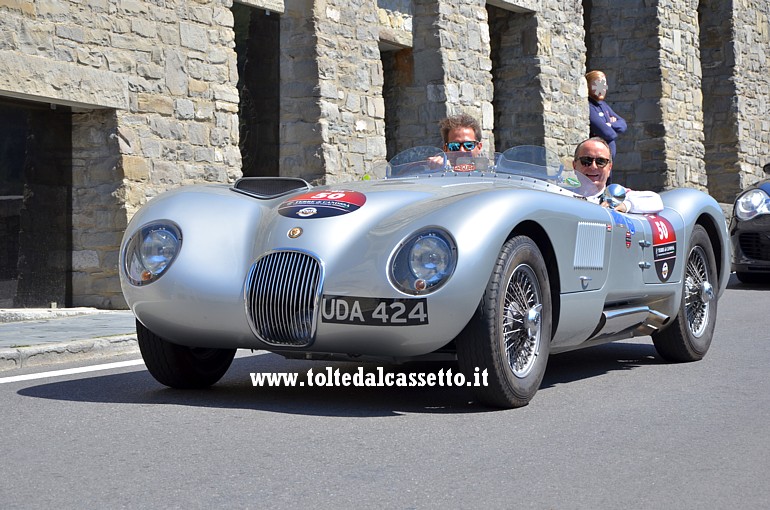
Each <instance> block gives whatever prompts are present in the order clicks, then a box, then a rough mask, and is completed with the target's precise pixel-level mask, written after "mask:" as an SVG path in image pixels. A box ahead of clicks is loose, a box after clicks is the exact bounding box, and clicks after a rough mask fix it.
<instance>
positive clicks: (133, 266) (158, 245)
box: [123, 222, 182, 285]
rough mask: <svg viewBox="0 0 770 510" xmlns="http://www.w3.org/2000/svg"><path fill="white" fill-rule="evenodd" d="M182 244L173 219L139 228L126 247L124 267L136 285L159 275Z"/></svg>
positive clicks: (148, 281)
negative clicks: (171, 221)
mask: <svg viewBox="0 0 770 510" xmlns="http://www.w3.org/2000/svg"><path fill="white" fill-rule="evenodd" d="M181 246H182V233H181V232H180V230H179V227H177V226H176V225H174V224H173V223H170V222H168V223H166V222H163V223H159V222H155V223H149V224H147V225H144V226H142V227H141V228H139V230H137V231H136V232H135V233H134V235H133V236H131V238H130V239H129V240H128V242H127V243H126V246H125V248H124V250H123V270H124V273H125V275H126V277H127V278H128V280H129V281H130V282H131V283H133V284H134V285H146V284H148V283H152V282H154V281H155V280H157V279H158V278H160V277H161V276H162V275H163V274H164V273H165V271H166V270H167V269H168V268H169V266H171V264H172V263H173V262H174V259H176V256H177V255H178V254H179V249H180V248H181Z"/></svg>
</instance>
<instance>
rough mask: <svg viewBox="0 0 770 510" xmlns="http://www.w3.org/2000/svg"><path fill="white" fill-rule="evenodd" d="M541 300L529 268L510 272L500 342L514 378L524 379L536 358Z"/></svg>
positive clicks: (539, 333) (522, 265)
mask: <svg viewBox="0 0 770 510" xmlns="http://www.w3.org/2000/svg"><path fill="white" fill-rule="evenodd" d="M542 307H543V305H542V298H541V291H540V285H539V283H538V281H537V278H536V277H535V273H534V271H533V270H532V268H531V267H530V266H528V265H526V264H521V265H519V266H517V267H516V269H514V270H513V274H512V275H511V279H510V280H509V281H508V285H507V288H506V291H505V302H504V303H503V310H504V313H503V324H502V326H503V338H504V339H505V352H506V354H507V357H508V366H509V367H510V368H511V370H512V371H513V375H515V376H516V377H525V376H526V375H527V374H528V373H529V372H530V370H531V369H532V366H533V365H534V364H535V359H536V358H537V354H538V346H539V344H540V337H541V329H542V324H541V317H540V313H541V309H542Z"/></svg>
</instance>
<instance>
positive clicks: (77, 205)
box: [0, 0, 770, 308]
mask: <svg viewBox="0 0 770 510" xmlns="http://www.w3.org/2000/svg"><path fill="white" fill-rule="evenodd" d="M240 3H242V4H244V5H246V6H248V7H249V8H253V9H260V10H263V11H264V12H265V13H266V14H267V15H270V16H277V17H279V19H280V23H279V36H278V37H276V40H275V41H273V44H274V47H273V48H266V51H267V50H270V51H274V52H275V53H274V55H275V56H276V58H278V59H279V61H280V69H279V72H278V76H270V77H266V79H274V80H279V82H280V83H279V90H280V99H279V107H278V111H279V113H278V119H279V120H278V126H277V132H278V138H279V149H278V151H277V152H276V155H275V156H274V157H275V158H277V161H276V162H275V167H277V168H278V173H279V174H280V175H286V176H299V177H303V178H305V179H307V180H309V181H313V182H318V183H322V182H326V183H340V182H344V181H346V180H349V179H359V178H361V177H362V176H364V175H365V174H373V175H375V176H379V175H381V174H382V163H383V162H384V161H385V160H386V158H387V157H389V156H392V155H394V154H395V153H397V152H398V151H400V150H403V149H405V148H407V147H410V146H414V145H438V144H439V143H440V138H439V133H438V126H437V124H438V121H439V120H440V119H441V118H442V117H444V116H446V115H450V114H454V113H458V112H461V111H463V112H468V113H471V114H472V115H474V116H476V117H478V118H479V120H480V121H481V123H482V127H483V134H484V136H483V137H484V142H485V145H486V148H487V149H488V150H490V151H491V150H497V151H500V150H503V149H505V148H507V147H509V146H512V145H516V144H529V143H534V144H545V145H546V146H548V147H549V148H551V149H552V150H555V151H557V153H559V154H561V155H562V157H563V161H564V163H565V165H571V159H572V158H571V155H572V152H573V150H574V147H575V145H576V144H577V142H579V141H580V140H581V139H583V138H585V137H586V136H587V134H588V111H587V87H586V84H585V80H584V78H583V76H584V74H585V72H586V71H587V70H588V69H593V68H596V69H601V70H603V71H605V73H606V74H607V76H608V79H609V87H610V88H609V94H608V102H609V103H610V104H611V105H612V107H613V108H614V109H615V110H616V111H617V112H618V113H620V114H621V115H622V116H623V117H624V118H625V119H626V120H627V121H628V124H629V129H628V132H627V133H625V134H624V135H622V136H621V137H620V139H619V140H618V154H617V159H616V166H615V175H614V177H613V178H614V179H615V180H616V181H618V182H623V183H626V184H627V185H629V186H631V187H634V188H654V189H666V188H671V187H677V186H689V187H696V188H699V189H704V190H707V191H708V192H710V193H711V194H712V195H714V196H715V197H717V198H718V199H719V200H721V201H724V202H729V201H731V200H732V199H733V198H734V196H735V194H736V193H737V192H738V191H739V190H740V189H741V188H742V187H744V186H745V185H747V184H749V183H751V182H753V181H755V180H757V179H758V178H759V177H760V176H761V166H762V164H764V163H767V162H770V120H768V119H770V105H769V103H770V74H768V72H767V61H766V59H767V58H768V57H769V56H770V34H769V33H768V32H770V28H768V17H769V16H770V4H768V2H767V1H766V0H734V1H723V0H700V1H698V0H644V1H642V0H585V1H578V0H566V1H563V0H542V1H537V2H536V1H533V0H520V1H509V0H490V1H488V2H485V1H484V0H463V1H461V2H460V1H456V0H283V1H282V0H242V1H241V2H240ZM231 7H232V0H167V1H165V2H155V1H150V0H91V1H88V2H69V1H60V0H36V1H32V0H0V96H4V97H6V98H16V99H19V100H27V101H35V102H38V103H50V104H53V105H62V106H67V107H71V108H72V114H71V117H72V138H73V140H72V190H71V191H72V193H71V195H72V218H71V228H72V253H71V256H70V258H69V260H70V262H69V265H70V270H71V274H72V281H71V292H72V299H71V301H72V305H74V306H81V305H85V306H95V307H102V308H120V307H123V306H125V303H124V302H123V299H122V296H121V293H120V288H119V284H118V278H117V262H118V246H119V242H120V238H121V236H122V234H123V231H124V229H125V227H126V225H127V223H128V221H129V219H130V218H131V216H132V215H133V213H134V212H135V211H136V210H137V209H138V208H139V207H141V206H142V205H143V204H144V203H146V202H147V201H148V200H150V199H151V198H152V197H153V196H155V195H157V194H158V193H161V192H163V191H164V190H167V189H170V188H174V187H177V186H181V185H184V184H190V183H196V182H233V181H234V180H235V179H236V178H238V177H239V176H240V175H241V153H240V150H239V137H240V134H241V133H240V132H239V113H243V112H242V111H241V110H240V109H239V101H240V100H241V98H240V97H239V89H238V56H237V54H236V47H235V25H234V18H233V13H232V11H231ZM271 19H272V18H271ZM263 44H265V45H266V46H267V45H269V44H270V41H265V42H264V43H263ZM253 90H258V88H257V87H254V89H253ZM240 120H241V121H243V120H244V119H243V118H241V119H240ZM246 120H247V121H248V119H246ZM257 147H258V145H257Z"/></svg>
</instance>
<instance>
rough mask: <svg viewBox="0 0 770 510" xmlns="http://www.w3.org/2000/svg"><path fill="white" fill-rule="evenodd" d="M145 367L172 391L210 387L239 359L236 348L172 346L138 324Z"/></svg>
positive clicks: (137, 329)
mask: <svg viewBox="0 0 770 510" xmlns="http://www.w3.org/2000/svg"><path fill="white" fill-rule="evenodd" d="M136 336H137V340H138V343H139V350H140V351H141V352H142V358H144V364H145V365H146V366H147V370H148V371H149V372H150V374H151V375H152V376H153V377H154V378H155V379H156V380H157V381H158V382H159V383H161V384H165V385H166V386H170V387H171V388H179V389H193V388H206V387H208V386H211V385H212V384H214V383H216V382H217V381H219V380H220V379H221V378H222V376H223V375H225V372H227V369H228V368H230V364H231V363H232V362H233V357H235V349H204V348H197V347H185V346H183V345H177V344H172V343H171V342H169V341H168V340H164V339H163V338H161V337H159V336H158V335H156V334H155V333H153V332H152V331H150V330H149V329H147V328H146V327H144V325H143V324H142V323H141V322H139V321H136Z"/></svg>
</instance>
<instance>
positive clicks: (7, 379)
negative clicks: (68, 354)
mask: <svg viewBox="0 0 770 510" xmlns="http://www.w3.org/2000/svg"><path fill="white" fill-rule="evenodd" d="M137 365H144V360H141V359H134V360H131V361H118V362H116V363H103V364H101V365H91V366H88V367H80V368H67V369H64V370H53V371H50V372H40V373H37V374H26V375H15V376H12V377H0V384H5V383H12V382H19V381H33V380H35V379H45V378H47V377H61V376H64V375H72V374H82V373H85V372H98V371H100V370H111V369H113V368H123V367H133V366H137Z"/></svg>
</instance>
